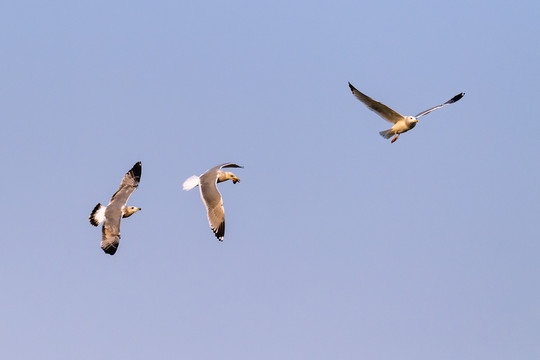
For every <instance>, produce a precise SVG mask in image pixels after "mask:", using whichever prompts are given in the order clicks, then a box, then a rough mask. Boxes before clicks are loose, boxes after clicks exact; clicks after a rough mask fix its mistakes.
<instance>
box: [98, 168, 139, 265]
mask: <svg viewBox="0 0 540 360" xmlns="http://www.w3.org/2000/svg"><path fill="white" fill-rule="evenodd" d="M141 171H142V165H141V162H140V161H139V162H138V163H136V164H135V165H133V167H132V168H131V170H129V171H128V172H127V173H126V175H125V176H124V179H122V183H121V184H120V187H119V188H118V190H117V191H116V192H115V193H114V195H113V196H112V198H111V201H110V202H109V205H107V206H103V205H101V204H97V205H96V207H94V210H92V213H91V214H90V216H89V219H90V224H92V225H94V226H98V225H99V224H101V223H103V228H102V230H101V233H102V235H101V248H102V249H103V251H105V253H107V254H110V255H114V253H115V252H116V250H117V249H118V244H119V243H120V220H122V218H127V217H130V216H131V215H133V214H134V213H136V212H137V211H139V210H141V208H138V207H135V206H126V203H127V201H128V199H129V197H130V196H131V194H133V192H134V191H135V189H137V187H138V186H139V181H140V180H141Z"/></svg>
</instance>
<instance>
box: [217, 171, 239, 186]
mask: <svg viewBox="0 0 540 360" xmlns="http://www.w3.org/2000/svg"><path fill="white" fill-rule="evenodd" d="M227 180H232V182H233V184H236V183H237V182H240V179H239V178H237V177H236V175H234V174H233V173H232V172H230V171H223V172H221V173H220V174H219V176H218V179H217V182H218V183H220V182H223V181H227Z"/></svg>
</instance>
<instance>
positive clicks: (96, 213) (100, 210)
mask: <svg viewBox="0 0 540 360" xmlns="http://www.w3.org/2000/svg"><path fill="white" fill-rule="evenodd" d="M106 209H107V207H106V206H103V205H101V204H97V205H96V207H95V208H94V210H93V211H92V213H91V214H90V217H89V219H90V223H91V224H92V225H94V226H98V225H99V224H101V223H102V222H104V221H105V210H106Z"/></svg>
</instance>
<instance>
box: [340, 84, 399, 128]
mask: <svg viewBox="0 0 540 360" xmlns="http://www.w3.org/2000/svg"><path fill="white" fill-rule="evenodd" d="M349 87H350V88H351V91H352V93H353V95H354V96H355V97H356V98H357V99H358V100H360V101H361V102H363V103H364V105H366V106H367V107H368V108H369V109H370V110H372V111H374V112H375V113H377V115H379V116H380V117H382V118H383V119H385V120H387V121H390V122H391V123H392V124H395V123H396V122H398V121H399V120H403V116H402V115H401V114H399V113H397V112H396V111H394V110H392V109H390V108H389V107H388V106H386V105H384V104H383V103H381V102H378V101H376V100H373V99H372V98H370V97H369V96H367V95H365V94H362V93H361V92H360V91H358V90H357V89H356V88H355V87H354V86H352V85H351V83H349Z"/></svg>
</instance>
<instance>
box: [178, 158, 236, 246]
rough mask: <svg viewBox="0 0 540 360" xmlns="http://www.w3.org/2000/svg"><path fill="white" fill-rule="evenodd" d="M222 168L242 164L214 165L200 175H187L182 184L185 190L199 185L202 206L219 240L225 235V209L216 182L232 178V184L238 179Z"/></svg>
mask: <svg viewBox="0 0 540 360" xmlns="http://www.w3.org/2000/svg"><path fill="white" fill-rule="evenodd" d="M223 168H243V166H240V165H236V164H233V163H225V164H221V165H218V166H214V167H213V168H211V169H210V170H207V171H206V172H205V173H204V174H202V175H201V176H196V175H193V176H191V177H189V178H188V179H187V180H186V181H184V184H183V185H182V187H183V189H184V190H186V191H189V190H191V189H193V188H194V187H196V186H199V190H200V192H201V198H202V200H203V203H204V206H206V211H207V215H208V222H209V223H210V228H211V229H212V231H213V232H214V234H215V235H216V237H217V238H218V240H219V241H223V237H224V236H225V210H224V209H223V199H222V198H221V194H220V192H219V190H218V188H217V183H220V182H223V181H227V180H232V182H233V184H236V183H237V182H239V181H240V179H239V178H237V177H236V175H234V174H233V173H232V172H229V171H223V170H221V169H223Z"/></svg>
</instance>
